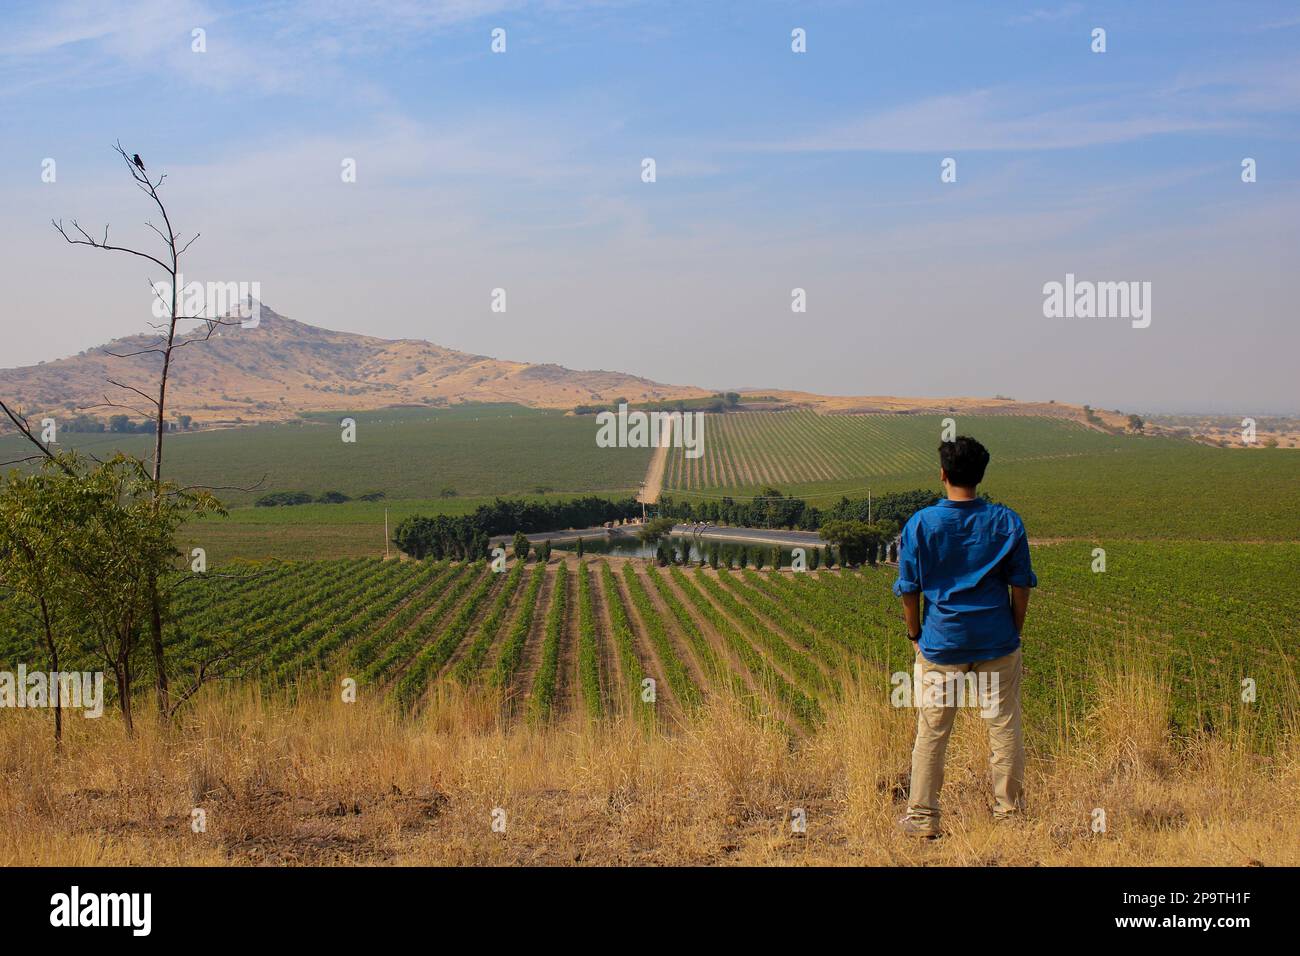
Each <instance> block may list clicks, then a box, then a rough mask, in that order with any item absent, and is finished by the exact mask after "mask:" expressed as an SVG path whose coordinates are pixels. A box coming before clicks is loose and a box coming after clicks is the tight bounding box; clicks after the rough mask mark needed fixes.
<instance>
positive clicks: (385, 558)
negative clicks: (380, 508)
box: [384, 505, 388, 561]
mask: <svg viewBox="0 0 1300 956" xmlns="http://www.w3.org/2000/svg"><path fill="white" fill-rule="evenodd" d="M384 560H385V561H386V560H388V506H387V505H385V506H384Z"/></svg>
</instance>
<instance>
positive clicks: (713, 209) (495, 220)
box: [0, 0, 1300, 417]
mask: <svg viewBox="0 0 1300 956" xmlns="http://www.w3.org/2000/svg"><path fill="white" fill-rule="evenodd" d="M309 11H310V12H309ZM4 17H5V25H6V30H5V31H4V34H3V38H2V39H0V76H2V77H3V79H4V83H3V87H0V90H2V91H0V125H3V127H4V129H5V131H6V133H7V138H8V140H9V141H10V142H11V143H14V144H17V146H18V148H16V149H13V148H11V149H10V150H7V151H5V154H4V155H3V156H2V157H0V201H3V207H4V212H3V213H2V214H0V215H3V224H4V227H5V228H4V230H3V233H2V234H0V255H3V257H4V259H5V261H6V262H7V263H9V266H10V270H11V271H10V275H11V281H10V283H9V289H8V293H9V294H8V309H6V311H5V314H4V317H3V319H0V333H3V337H4V342H5V347H4V349H3V352H2V354H0V366H3V367H15V366H24V365H33V364H37V363H38V362H41V361H50V360H53V359H57V358H63V357H67V356H70V355H74V354H76V353H77V352H79V351H82V350H84V349H87V348H92V347H95V346H98V345H102V344H104V343H105V342H107V341H109V340H111V339H113V338H117V337H120V336H125V335H131V334H137V333H140V332H144V331H147V322H148V321H149V318H150V316H149V307H150V295H149V290H148V285H147V280H148V279H157V278H160V276H159V275H158V274H157V273H156V272H154V273H150V272H149V271H148V270H147V269H145V268H143V267H142V263H141V262H140V261H139V260H133V259H130V258H128V257H125V256H122V255H114V254H108V253H104V252H101V251H97V250H90V249H85V248H74V247H71V246H68V245H66V244H65V243H64V242H63V240H62V239H61V238H60V237H59V236H58V234H57V233H56V232H55V231H54V230H53V229H52V228H51V226H50V223H49V220H50V219H52V218H53V219H64V220H65V221H69V220H71V219H73V218H76V219H78V220H79V221H80V222H81V224H82V225H83V226H84V227H86V228H87V230H88V231H91V232H94V233H98V232H99V231H100V230H102V229H103V226H104V224H105V223H111V224H112V235H113V237H114V238H115V239H116V240H117V241H119V242H123V243H129V244H132V245H135V246H145V245H148V243H149V240H150V239H153V240H154V241H155V242H156V241H157V240H156V237H154V236H153V235H152V233H150V232H149V230H148V228H147V227H146V226H145V225H144V223H145V221H146V220H147V219H149V218H150V212H149V209H148V208H147V206H146V202H147V200H146V199H145V198H144V197H142V196H140V195H139V194H138V193H136V192H135V190H134V188H133V186H132V184H131V182H130V180H129V178H128V177H127V175H126V173H125V172H124V171H123V170H122V168H121V164H120V160H119V159H118V158H117V157H116V156H115V154H114V153H113V152H112V150H111V145H112V143H113V142H115V141H117V140H119V139H120V140H121V141H122V143H123V144H124V145H125V146H126V147H127V150H128V152H139V153H140V154H141V156H142V157H143V159H144V160H145V162H146V163H147V164H148V165H149V169H150V172H156V171H165V172H166V173H167V174H168V179H167V182H166V184H165V187H164V195H165V196H166V197H167V198H168V201H169V203H170V211H171V213H172V215H173V218H174V224H175V226H176V228H177V229H178V230H180V231H181V232H182V233H184V234H185V235H186V236H189V235H192V234H193V233H194V232H195V231H199V232H201V233H202V234H203V235H202V238H201V239H199V240H198V242H197V243H196V244H195V246H194V247H193V249H192V251H191V253H190V255H189V264H188V266H186V268H185V270H184V271H185V274H186V276H187V278H192V279H198V280H200V281H256V282H259V283H260V286H261V290H262V296H261V297H262V299H263V300H264V301H265V302H266V303H267V304H268V305H269V306H271V307H272V308H274V309H275V310H276V311H278V312H280V313H281V314H283V315H286V316H287V317H289V318H293V319H296V320H298V321H302V322H306V323H309V324H312V325H317V326H321V327H325V328H331V329H338V330H341V331H350V332H357V333H362V334H367V335H374V336H378V337H382V338H414V339H425V340H428V341H431V342H435V343H437V344H438V345H442V346H445V347H448V348H454V349H459V350H462V351H465V352H470V353H475V354H483V355H490V356H493V357H496V358H503V359H510V360H515V361H526V362H535V363H547V362H553V363H556V364H559V365H563V366H566V367H569V368H574V369H601V368H603V369H611V370H617V371H621V372H627V373H630V374H634V375H640V376H644V377H646V378H649V379H653V380H655V381H657V382H664V383H671V384H678V385H698V386H701V387H705V388H711V389H713V388H716V389H726V388H729V387H734V386H729V385H728V384H727V383H728V382H737V381H743V382H747V383H755V384H752V385H750V386H749V387H754V388H772V389H792V390H801V391H809V392H816V393H820V394H835V395H890V394H892V395H903V396H932V397H944V396H993V395H994V394H1003V395H1009V396H1012V397H1014V398H1016V399H1019V400H1023V401H1031V400H1037V401H1047V400H1050V399H1055V400H1057V401H1061V402H1069V403H1074V404H1083V403H1088V404H1091V405H1093V406H1095V407H1099V408H1121V409H1124V410H1125V411H1137V412H1139V413H1142V412H1147V413H1156V414H1161V413H1164V414H1176V413H1181V414H1242V415H1253V416H1256V417H1259V416H1265V415H1273V414H1279V415H1295V414H1300V397H1297V390H1296V388H1295V386H1294V371H1293V366H1294V362H1295V356H1296V352H1297V347H1298V346H1300V332H1297V330H1296V327H1295V322H1294V294H1293V293H1292V292H1291V291H1290V288H1289V283H1288V281H1287V280H1288V278H1289V273H1290V270H1291V269H1292V268H1293V262H1294V257H1295V250H1296V249H1297V248H1300V215H1298V214H1300V176H1298V175H1297V167H1296V143H1297V140H1298V139H1300V136H1298V134H1300V123H1298V122H1297V119H1298V114H1300V68H1298V67H1300V44H1298V42H1297V41H1300V16H1297V15H1296V14H1295V8H1294V5H1291V4H1286V3H1271V2H1266V3H1258V4H1252V5H1251V6H1250V7H1246V8H1233V9H1228V10H1224V9H1220V8H1216V6H1215V5H1212V4H1199V3H1192V4H1181V3H1152V4H1147V5H1143V6H1142V7H1140V8H1136V9H1134V8H1130V7H1129V6H1128V5H1125V4H1119V3H1074V2H1066V3H1040V4H1034V3H996V4H988V5H982V6H980V7H978V8H974V7H971V6H969V5H965V4H957V3H950V4H928V5H926V6H925V7H924V9H918V10H903V11H899V10H891V9H871V10H868V11H864V10H860V9H858V8H857V7H856V6H855V5H852V4H848V3H840V2H826V3H808V4H797V5H777V4H767V3H760V4H731V3H718V4H711V5H709V6H708V7H707V8H701V7H700V6H699V5H693V4H685V3H665V4H649V3H644V2H633V0H628V2H615V0H610V2H596V0H592V2H588V0H543V2H525V0H456V2H447V3H434V4H430V5H412V4H409V3H405V2H398V0H394V2H383V3H371V4H365V3H362V4H346V5H344V4H330V3H326V4H313V5H307V6H304V5H302V4H299V3H296V2H289V3H283V4H277V5H275V6H273V7H269V8H264V7H262V6H260V5H256V4H251V3H230V2H222V3H215V2H214V3H200V2H196V0H178V2H172V3H165V2H161V0H147V2H141V3H131V4H119V3H113V2H107V0H102V2H94V3H83V4H72V3H68V4H58V3H56V4H40V5H38V4H32V3H22V4H17V5H15V6H12V7H10V8H8V9H7V10H6V12H5V14H4ZM1097 27H1100V28H1104V29H1105V30H1106V51H1105V52H1104V53H1095V52H1093V51H1092V50H1091V49H1090V44H1092V43H1093V41H1092V39H1091V32H1092V31H1093V29H1094V28H1097ZM497 28H501V29H504V30H505V31H506V43H507V45H506V50H505V52H504V53H493V52H492V51H491V48H490V45H491V43H492V31H493V30H494V29H497ZM796 28H799V29H802V30H804V31H806V50H807V52H803V53H796V52H794V51H793V50H792V48H791V44H792V39H791V31H792V30H794V29H796ZM195 29H201V30H204V31H206V32H205V33H204V35H203V36H204V43H205V47H206V48H205V50H204V51H202V52H194V51H193V49H192V46H193V43H194V40H193V31H194V30H195ZM646 157H651V158H653V159H654V160H655V162H656V181H654V182H652V183H647V182H643V181H642V160H643V159H644V158H646ZM946 158H953V159H955V160H956V173H957V176H956V181H955V182H941V178H940V175H941V170H942V167H941V163H942V162H943V160H945V159H946ZM1245 158H1250V159H1253V160H1254V161H1255V164H1256V171H1257V181H1255V182H1250V183H1246V182H1243V181H1242V175H1241V174H1242V167H1241V164H1242V161H1243V159H1245ZM47 159H53V160H54V161H55V162H56V164H57V165H56V168H57V177H56V179H55V181H53V182H48V181H43V180H42V172H43V163H44V161H45V160H47ZM347 160H355V164H356V181H355V182H344V181H342V177H341V175H340V171H341V166H342V164H343V163H344V162H345V161H347ZM1071 275H1072V276H1075V277H1077V278H1078V280H1079V281H1080V282H1084V281H1095V282H1130V281H1131V282H1138V283H1150V289H1151V290H1152V291H1151V299H1150V305H1151V315H1150V324H1149V326H1148V327H1145V328H1142V327H1134V323H1133V322H1130V321H1129V319H1128V318H1126V317H1120V318H1068V319H1066V318H1047V317H1045V316H1044V291H1043V290H1044V285H1045V284H1046V283H1051V282H1064V281H1065V280H1066V277H1067V276H1071ZM19 276H21V277H22V278H23V280H24V281H23V282H21V283H18V282H16V281H14V277H19ZM496 288H504V289H505V290H507V295H508V308H507V311H506V312H505V313H494V312H492V311H491V309H490V297H491V295H492V290H493V289H496ZM796 288H799V289H803V290H805V291H806V299H807V312H806V313H802V314H796V313H792V312H791V294H792V290H793V289H796Z"/></svg>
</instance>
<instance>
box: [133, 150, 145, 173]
mask: <svg viewBox="0 0 1300 956" xmlns="http://www.w3.org/2000/svg"><path fill="white" fill-rule="evenodd" d="M131 158H132V159H133V160H134V161H135V164H136V165H137V166H139V167H140V171H141V172H144V160H143V159H141V158H140V154H139V153H136V154H135V155H134V156H132V157H131Z"/></svg>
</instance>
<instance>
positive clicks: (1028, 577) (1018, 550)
mask: <svg viewBox="0 0 1300 956" xmlns="http://www.w3.org/2000/svg"><path fill="white" fill-rule="evenodd" d="M1017 525H1018V527H1017V528H1016V541H1015V544H1014V545H1012V547H1011V554H1009V555H1008V556H1007V583H1008V584H1010V585H1011V586H1012V587H1016V588H1036V587H1038V575H1036V574H1035V573H1034V568H1033V565H1031V564H1030V563H1029V535H1027V534H1026V533H1025V526H1024V525H1023V524H1020V523H1019V522H1017Z"/></svg>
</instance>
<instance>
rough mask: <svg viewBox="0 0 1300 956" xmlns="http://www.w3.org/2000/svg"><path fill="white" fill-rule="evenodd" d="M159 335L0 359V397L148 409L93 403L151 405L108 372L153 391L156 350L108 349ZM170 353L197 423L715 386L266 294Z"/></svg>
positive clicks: (67, 407)
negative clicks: (335, 321) (314, 309)
mask: <svg viewBox="0 0 1300 956" xmlns="http://www.w3.org/2000/svg"><path fill="white" fill-rule="evenodd" d="M157 341H158V340H157V338H156V337H155V336H153V335H135V336H128V337H126V338H122V339H116V340H114V341H112V342H109V343H108V344H106V345H103V346H99V347H97V348H93V349H88V350H87V351H85V352H83V353H81V354H80V355H76V356H72V357H69V358H63V359H57V360H55V361H52V362H46V363H43V364H41V365H32V366H25V367H22V368H14V369H0V398H4V399H5V400H6V401H9V402H13V403H16V404H17V405H19V406H20V407H21V408H22V409H23V410H24V412H26V413H28V414H37V413H46V412H59V411H61V412H63V413H65V414H68V413H72V412H77V411H86V412H88V413H89V414H93V415H96V416H98V417H107V416H108V415H113V414H128V415H132V417H134V418H140V417H143V415H142V414H133V413H132V412H131V411H130V410H129V409H124V408H106V407H92V406H102V405H104V403H105V402H118V403H121V404H123V405H127V406H133V407H136V408H139V409H141V412H143V411H145V410H147V409H146V408H145V406H146V403H145V402H144V401H143V400H142V399H140V398H139V396H136V395H133V394H131V393H129V392H127V391H125V390H123V389H121V388H116V387H114V386H112V385H110V384H109V382H108V380H109V379H114V380H116V381H118V382H122V383H123V384H126V385H133V386H135V387H137V388H140V389H141V390H142V391H144V392H146V393H150V392H152V391H153V389H154V387H155V383H156V381H157V374H158V368H159V365H160V362H161V358H160V356H158V355H154V354H144V355H135V356H132V357H130V358H121V357H118V356H117V355H113V354H110V353H119V355H120V354H122V353H130V352H136V351H139V350H140V349H147V348H150V347H151V346H154V345H156V344H157ZM172 362H173V364H172V372H171V378H170V382H169V385H168V403H167V404H168V410H169V414H168V417H169V418H174V417H175V416H176V415H180V414H185V415H190V416H192V418H193V419H194V421H195V422H199V423H205V422H221V421H235V420H237V419H238V420H242V421H275V420H284V419H288V418H292V417H294V416H295V415H297V413H298V412H312V411H331V410H335V409H356V410H365V409H372V408H383V407H387V406H391V405H442V404H456V403H460V402H517V403H519V404H521V405H530V406H535V407H541V408H572V407H574V406H576V405H582V404H590V403H595V402H600V403H608V402H612V401H613V400H614V399H617V398H626V399H628V400H629V401H632V402H641V401H661V400H664V399H676V398H696V397H700V396H705V395H708V394H710V393H709V392H708V391H706V390H705V389H702V388H695V387H693V386H685V385H682V386H679V385H663V384H660V383H658V382H653V381H651V380H650V379H647V378H641V377H640V376H636V375H628V374H625V373H623V372H610V371H604V370H592V371H575V370H573V369H568V368H564V367H563V366H560V365H553V364H541V365H536V364H531V363H528V362H512V361H506V360H502V359H495V358H490V357H488V356H486V355H471V354H469V353H467V352H460V351H457V350H455V349H449V348H443V347H442V346H440V345H435V344H433V343H432V342H426V341H423V340H420V339H381V338H376V337H374V336H369V335H360V334H357V333H354V332H336V331H333V330H330V329H323V328H319V327H317V326H314V325H308V324H307V323H305V322H299V321H296V320H294V319H290V318H288V317H286V316H283V315H281V314H279V313H278V312H275V311H273V310H272V309H270V308H268V307H267V306H266V305H265V304H263V305H262V307H261V320H260V323H259V325H258V326H257V327H256V328H251V329H245V328H240V327H238V326H231V327H225V328H222V329H220V330H218V332H217V333H216V334H214V335H213V337H212V338H211V339H210V340H209V341H207V342H196V343H194V344H191V345H187V346H185V347H183V348H181V349H179V350H178V351H176V352H174V353H173V360H172Z"/></svg>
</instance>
